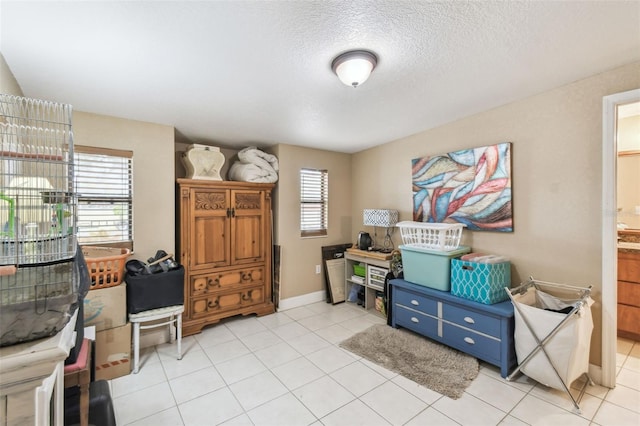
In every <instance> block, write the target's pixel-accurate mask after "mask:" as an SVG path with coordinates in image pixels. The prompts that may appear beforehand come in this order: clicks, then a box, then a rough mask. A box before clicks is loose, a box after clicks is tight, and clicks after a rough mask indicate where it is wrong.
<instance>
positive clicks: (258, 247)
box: [231, 190, 269, 265]
mask: <svg viewBox="0 0 640 426" xmlns="http://www.w3.org/2000/svg"><path fill="white" fill-rule="evenodd" d="M231 199H232V220H231V235H232V237H231V238H232V239H231V263H232V264H234V265H237V264H244V263H254V262H262V261H264V259H265V241H263V240H264V238H265V235H269V234H268V233H266V232H265V225H266V224H265V213H264V208H265V199H264V191H254V190H232V191H231Z"/></svg>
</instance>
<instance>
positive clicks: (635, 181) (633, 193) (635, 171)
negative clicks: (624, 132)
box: [618, 153, 640, 229]
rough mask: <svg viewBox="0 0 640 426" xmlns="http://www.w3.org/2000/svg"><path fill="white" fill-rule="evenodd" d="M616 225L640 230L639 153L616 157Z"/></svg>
mask: <svg viewBox="0 0 640 426" xmlns="http://www.w3.org/2000/svg"><path fill="white" fill-rule="evenodd" d="M618 208H619V209H620V211H619V212H618V223H623V224H625V225H627V226H628V227H629V228H631V229H640V212H636V208H638V209H640V153H638V154H634V155H628V156H620V157H618Z"/></svg>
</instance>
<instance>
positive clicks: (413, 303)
mask: <svg viewBox="0 0 640 426" xmlns="http://www.w3.org/2000/svg"><path fill="white" fill-rule="evenodd" d="M411 304H412V305H413V306H419V305H420V302H418V301H417V300H416V299H413V300H411Z"/></svg>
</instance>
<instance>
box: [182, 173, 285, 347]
mask: <svg viewBox="0 0 640 426" xmlns="http://www.w3.org/2000/svg"><path fill="white" fill-rule="evenodd" d="M273 187H274V185H273V184H266V183H247V182H232V181H208V180H195V179H178V193H177V197H178V206H179V208H178V223H179V227H178V229H179V237H178V244H179V246H178V250H179V258H180V263H181V264H182V265H183V266H184V268H185V276H184V307H185V312H184V314H183V318H182V333H183V335H184V336H188V335H191V334H196V333H199V332H201V331H202V328H203V327H204V326H206V325H209V324H213V323H216V322H218V321H220V320H221V319H223V318H227V317H230V316H234V315H239V314H242V315H248V314H257V315H265V314H269V313H273V312H274V310H275V309H274V303H273V301H272V289H271V284H272V283H271V277H272V265H271V257H272V243H271V191H272V189H273Z"/></svg>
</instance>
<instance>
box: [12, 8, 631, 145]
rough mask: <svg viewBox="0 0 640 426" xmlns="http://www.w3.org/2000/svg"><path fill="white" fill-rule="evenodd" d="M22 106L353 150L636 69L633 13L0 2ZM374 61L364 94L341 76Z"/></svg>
mask: <svg viewBox="0 0 640 426" xmlns="http://www.w3.org/2000/svg"><path fill="white" fill-rule="evenodd" d="M0 24H1V30H0V37H1V38H0V51H1V52H2V54H3V55H4V57H5V60H6V61H7V63H8V65H9V67H10V69H11V70H12V72H13V74H14V75H15V77H16V79H17V81H18V83H19V84H20V86H21V87H22V90H23V92H24V94H25V96H29V97H35V98H42V99H48V100H54V101H58V102H65V103H70V104H72V105H73V106H74V109H76V110H80V111H87V112H94V113H98V114H106V115H113V116H118V117H124V118H129V119H135V120H143V121H149V122H155V123H162V124H167V125H172V126H175V127H176V129H177V131H178V132H179V133H180V134H181V135H184V136H185V137H186V138H189V139H190V140H191V141H192V142H200V143H209V144H216V145H220V146H225V147H244V146H247V145H258V146H267V145H272V144H276V143H286V144H292V145H300V146H308V147H315V148H320V149H327V150H333V151H342V152H357V151H360V150H362V149H366V148H368V147H372V146H375V145H379V144H382V143H385V142H389V141H391V140H395V139H398V138H401V137H404V136H408V135H411V134H414V133H417V132H420V131H423V130H426V129H429V128H432V127H435V126H438V125H441V124H444V123H447V122H451V121H453V120H456V119H458V118H461V117H464V116H468V115H471V114H474V113H477V112H480V111H483V110H487V109H490V108H493V107H496V106H499V105H502V104H505V103H508V102H511V101H514V100H517V99H521V98H524V97H527V96H531V95H533V94H536V93H540V92H543V91H546V90H548V89H551V88H554V87H558V86H560V85H563V84H566V83H569V82H572V81H575V80H578V79H581V78H584V77H587V76H590V75H593V74H596V73H598V72H602V71H606V70H609V69H612V68H615V67H617V66H621V65H624V64H627V63H630V62H633V61H638V60H640V2H638V1H626V2H615V1H600V2H599V1H589V2H579V1H566V2H558V1H553V2H545V1H534V2H529V1H518V2H515V1H514V2H509V1H498V2H496V1H481V2H480V1H474V2H465V1H440V2H435V1H368V2H364V1H344V2H343V1H302V0H299V1H201V2H192V1H181V2H167V1H157V2H149V1H147V2H140V1H131V2H122V1H120V2H116V1H111V2H90V1H85V2H69V1H64V2H63V1H45V2H24V1H19V2H17V1H16V2H13V1H4V0H2V1H0ZM357 48H365V49H369V50H372V51H374V52H375V53H376V54H377V55H378V56H379V63H378V66H377V68H376V69H375V70H374V73H373V74H372V76H371V78H370V79H369V80H368V81H367V82H366V83H365V84H364V85H363V86H361V87H358V88H357V89H353V88H350V87H347V86H345V85H343V84H342V83H340V81H339V80H338V79H337V77H336V76H335V75H334V74H333V73H332V71H331V68H330V64H331V61H332V59H333V58H334V57H335V56H337V55H338V54H339V53H341V52H344V51H346V50H350V49H357Z"/></svg>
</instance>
